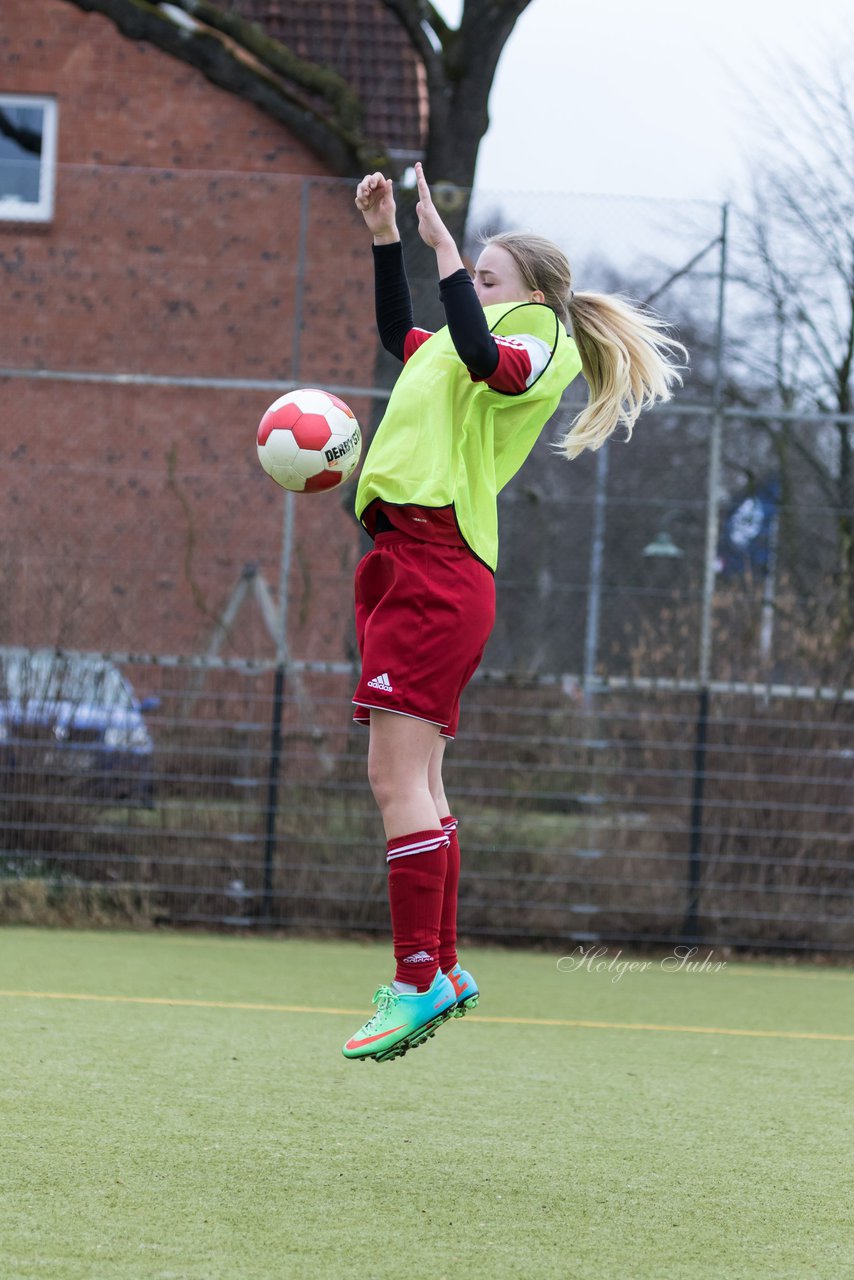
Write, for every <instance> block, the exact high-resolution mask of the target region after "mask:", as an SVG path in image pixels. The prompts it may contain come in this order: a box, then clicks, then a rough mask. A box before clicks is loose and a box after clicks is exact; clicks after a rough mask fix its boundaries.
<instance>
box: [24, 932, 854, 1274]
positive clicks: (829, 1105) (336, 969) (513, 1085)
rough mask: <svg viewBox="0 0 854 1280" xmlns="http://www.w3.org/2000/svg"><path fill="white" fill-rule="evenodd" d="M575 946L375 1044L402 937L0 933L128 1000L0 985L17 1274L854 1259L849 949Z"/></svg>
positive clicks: (598, 1268)
mask: <svg viewBox="0 0 854 1280" xmlns="http://www.w3.org/2000/svg"><path fill="white" fill-rule="evenodd" d="M559 954H560V953H559V952H555V953H554V954H553V955H546V954H528V953H524V954H523V953H512V952H502V951H499V950H494V949H483V950H478V951H474V952H471V951H470V952H469V953H468V954H467V959H468V961H469V963H470V965H471V967H472V969H473V970H474V971H475V973H476V975H477V977H478V980H479V982H480V984H481V988H482V991H483V999H482V1002H481V1007H480V1009H479V1010H478V1011H477V1013H475V1014H473V1015H470V1016H469V1017H467V1018H465V1019H461V1020H455V1021H453V1022H451V1023H448V1024H447V1025H446V1026H444V1027H443V1028H441V1030H440V1031H439V1032H438V1034H437V1035H436V1037H435V1039H433V1040H431V1041H429V1042H428V1044H427V1045H425V1046H423V1047H422V1048H420V1049H418V1050H417V1051H416V1052H413V1053H410V1054H409V1055H407V1057H406V1058H404V1059H401V1060H399V1061H397V1062H392V1063H387V1064H383V1065H377V1064H375V1063H372V1062H371V1063H367V1064H364V1065H363V1064H360V1063H351V1062H348V1061H346V1060H345V1059H344V1058H343V1057H342V1056H341V1052H340V1046H341V1044H342V1043H343V1041H344V1040H345V1039H346V1037H347V1036H348V1035H349V1034H350V1033H351V1032H352V1031H354V1030H355V1029H356V1028H357V1027H358V1026H359V1024H360V1023H361V1022H362V1021H363V1020H364V1018H365V1017H366V1016H367V1013H368V1012H369V1003H370V996H371V993H372V992H373V990H374V987H375V986H376V985H377V984H378V983H379V982H380V981H383V980H386V979H387V978H388V977H389V976H390V969H389V963H388V956H389V951H388V947H387V946H385V945H381V944H373V943H370V944H367V943H366V944H360V943H355V942H353V943H343V942H328V941H322V942H309V941H275V940H264V939H256V938H249V939H239V938H230V937H219V936H203V935H181V934H173V933H159V934H151V933H148V934H146V933H139V934H133V933H125V934H122V933H91V932H90V933H86V932H67V931H55V932H51V931H43V930H38V929H20V928H6V929H3V930H0V988H1V989H2V990H3V992H4V993H9V992H18V993H52V994H54V995H57V996H62V997H67V996H70V995H74V994H88V995H101V996H109V997H121V999H111V1000H104V1001H88V1000H72V999H67V998H60V999H48V998H45V995H44V994H42V996H36V995H34V994H17V995H10V994H3V995H2V996H0V1028H2V1031H0V1072H2V1075H0V1124H1V1125H2V1128H1V1129H0V1157H2V1158H0V1276H2V1280H17V1278H18V1277H22V1278H23V1277H27V1278H29V1277H44V1280H84V1278H85V1280H113V1278H114V1277H115V1278H116V1280H131V1278H133V1280H268V1278H269V1280H273V1278H276V1280H278V1278H280V1277H281V1278H283V1280H291V1278H294V1280H297V1278H299V1280H302V1278H305V1280H349V1278H350V1277H352V1278H353V1280H356V1278H357V1277H358V1278H359V1280H385V1277H395V1280H397V1278H398V1277H411V1278H412V1280H440V1278H441V1277H446V1278H447V1280H503V1278H504V1277H519V1278H520V1280H552V1278H554V1280H576V1278H578V1280H581V1278H582V1277H583V1278H584V1280H766V1278H767V1280H771V1278H772V1277H773V1278H774V1280H779V1278H783V1277H785V1278H787V1280H805V1278H808V1277H811V1278H814V1280H845V1278H847V1277H854V1225H853V1224H852V1200H854V1196H852V1173H854V1143H852V1123H851V1116H852V1102H854V1090H852V1076H853V1075H854V1073H852V1056H854V1018H852V1012H854V974H852V972H851V971H850V970H844V969H832V968H810V967H809V966H807V965H799V966H791V967H788V966H783V965H780V966H774V965H770V964H768V965H762V964H752V965H747V964H735V963H729V964H728V965H727V966H726V968H725V969H723V970H721V971H717V972H714V971H708V970H706V971H702V972H694V973H689V972H686V971H684V970H681V971H677V972H668V971H667V968H666V967H664V966H662V964H661V963H660V962H659V961H658V960H655V961H649V962H648V963H647V967H646V968H645V969H644V970H640V971H635V972H627V973H624V974H622V976H618V972H619V971H617V970H615V969H613V968H612V969H611V970H607V969H604V970H601V971H598V972H597V971H595V969H594V968H593V966H592V965H590V964H588V965H582V966H581V967H580V968H577V969H575V971H574V972H562V971H561V970H560V969H559V967H558V964H557V961H558V959H559ZM622 959H624V960H628V959H630V957H628V956H623V957H622ZM570 967H571V966H570ZM140 998H143V999H145V998H148V999H150V1000H152V1001H157V1003H154V1002H153V1003H144V1002H142V1001H140ZM170 1000H171V1001H175V1002H176V1003H172V1004H170V1003H168V1001H170ZM160 1001H162V1002H165V1003H159V1002H160ZM178 1001H186V1002H188V1003H183V1004H182V1003H177V1002H178ZM192 1002H198V1003H192ZM204 1002H211V1004H210V1007H206V1006H205V1004H204ZM253 1004H255V1005H273V1006H276V1005H278V1006H285V1005H290V1006H294V1005H295V1006H304V1007H306V1008H307V1009H309V1010H311V1011H308V1012H288V1011H284V1010H282V1009H281V1008H279V1009H276V1008H254V1009H253V1008H241V1007H237V1006H240V1005H253ZM340 1010H345V1011H346V1010H350V1011H351V1012H340ZM491 1019H495V1020H494V1021H492V1020H491ZM498 1019H506V1021H499V1020H498ZM537 1019H539V1020H550V1021H541V1022H536V1021H531V1020H537ZM526 1020H528V1021H526ZM573 1023H574V1024H579V1023H581V1024H583V1023H606V1024H611V1025H608V1026H601V1025H600V1026H591V1025H566V1024H573ZM660 1027H681V1028H709V1029H711V1030H709V1031H706V1032H703V1031H698V1030H694V1031H692V1030H656V1029H653V1028H660ZM725 1030H736V1031H747V1032H751V1033H752V1034H749V1035H726V1034H722V1031H725ZM760 1032H766V1033H769V1032H770V1033H773V1034H765V1035H762V1034H757V1033H760ZM781 1033H788V1035H785V1034H781ZM791 1033H798V1034H797V1036H793V1035H792V1034H791ZM798 1037H802V1038H798ZM810 1037H814V1038H810ZM834 1037H836V1038H834Z"/></svg>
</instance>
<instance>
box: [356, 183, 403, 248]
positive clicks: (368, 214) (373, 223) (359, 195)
mask: <svg viewBox="0 0 854 1280" xmlns="http://www.w3.org/2000/svg"><path fill="white" fill-rule="evenodd" d="M356 208H357V209H358V210H359V212H360V213H361V215H362V217H363V218H364V219H365V222H366V223H367V227H368V230H369V231H370V232H372V234H373V237H374V241H375V242H376V243H379V244H383V243H385V244H389V243H393V242H394V241H396V240H399V239H400V236H399V234H398V230H397V220H396V209H395V203H394V191H393V187H392V181H391V178H384V177H383V175H382V174H381V173H368V174H366V175H365V177H364V178H363V179H362V181H361V182H360V183H359V185H358V186H357V187H356Z"/></svg>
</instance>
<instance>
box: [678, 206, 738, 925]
mask: <svg viewBox="0 0 854 1280" xmlns="http://www.w3.org/2000/svg"><path fill="white" fill-rule="evenodd" d="M728 222H729V205H727V204H725V205H723V206H722V208H721V232H720V267H719V272H718V308H717V311H718V314H717V324H716V327H715V383H714V390H713V394H712V406H713V411H712V426H711V434H710V436H709V477H708V485H707V498H706V552H705V564H704V566H703V607H702V615H701V620H700V662H699V675H700V682H699V683H700V690H699V702H698V707H697V723H696V727H695V731H694V770H693V776H692V781H691V841H690V847H689V853H688V883H687V900H686V904H685V918H684V920H683V923H682V935H683V941H685V942H687V943H689V944H694V943H696V942H697V941H699V932H700V927H699V911H700V885H701V881H702V875H703V795H704V790H705V782H706V754H707V747H706V742H707V736H708V724H709V698H710V689H709V684H710V680H711V668H712V607H713V603H714V595H715V577H716V574H717V558H718V501H719V490H720V474H721V444H722V437H723V423H724V413H723V409H724V404H723V401H724V359H723V346H724V300H725V294H726V273H727V247H728V240H727V232H728Z"/></svg>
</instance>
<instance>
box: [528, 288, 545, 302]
mask: <svg viewBox="0 0 854 1280" xmlns="http://www.w3.org/2000/svg"><path fill="white" fill-rule="evenodd" d="M545 300H546V295H545V294H544V293H543V291H542V289H535V290H534V292H533V293H532V294H531V302H545Z"/></svg>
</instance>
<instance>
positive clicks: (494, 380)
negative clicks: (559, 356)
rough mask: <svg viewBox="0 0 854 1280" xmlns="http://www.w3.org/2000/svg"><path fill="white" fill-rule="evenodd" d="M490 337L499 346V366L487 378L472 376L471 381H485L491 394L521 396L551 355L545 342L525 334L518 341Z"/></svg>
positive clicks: (494, 336)
mask: <svg viewBox="0 0 854 1280" xmlns="http://www.w3.org/2000/svg"><path fill="white" fill-rule="evenodd" d="M492 336H493V338H494V339H495V345H496V346H497V347H498V364H497V365H496V367H495V369H494V371H493V372H492V373H491V374H490V375H489V377H488V378H477V377H475V375H474V374H472V375H471V379H472V382H485V383H486V384H487V386H489V387H491V388H492V390H493V391H503V392H504V393H505V395H521V393H522V392H523V391H527V390H528V387H530V386H532V385H533V383H534V382H536V380H537V378H539V376H540V374H541V373H542V372H543V370H544V369H545V367H546V365H547V364H548V363H549V360H550V359H551V354H552V353H551V351H550V350H549V348H548V347H547V346H546V344H545V342H542V341H541V340H540V339H539V338H534V337H531V335H530V334H527V333H524V334H520V336H519V337H518V338H501V337H499V336H498V334H493V335H492Z"/></svg>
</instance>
